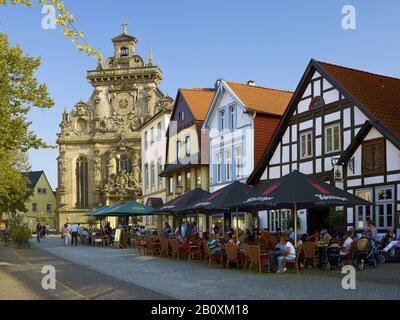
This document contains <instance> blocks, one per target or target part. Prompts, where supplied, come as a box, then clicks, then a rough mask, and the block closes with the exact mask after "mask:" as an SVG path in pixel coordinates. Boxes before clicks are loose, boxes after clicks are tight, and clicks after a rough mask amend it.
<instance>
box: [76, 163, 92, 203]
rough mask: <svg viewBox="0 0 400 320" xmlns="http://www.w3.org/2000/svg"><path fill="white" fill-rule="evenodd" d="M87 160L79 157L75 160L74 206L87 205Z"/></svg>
mask: <svg viewBox="0 0 400 320" xmlns="http://www.w3.org/2000/svg"><path fill="white" fill-rule="evenodd" d="M88 186H89V183H88V161H87V159H86V158H85V157H79V159H78V160H77V161H76V207H77V208H80V209H83V208H88V207H89V190H88Z"/></svg>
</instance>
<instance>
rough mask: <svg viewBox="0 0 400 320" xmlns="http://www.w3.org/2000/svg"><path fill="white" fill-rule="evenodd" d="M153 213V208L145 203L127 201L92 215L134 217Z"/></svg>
mask: <svg viewBox="0 0 400 320" xmlns="http://www.w3.org/2000/svg"><path fill="white" fill-rule="evenodd" d="M152 213H153V208H152V207H149V206H146V205H144V204H141V203H138V202H135V201H129V202H126V203H122V204H118V205H113V206H111V207H108V208H107V209H105V210H102V211H99V212H97V213H95V214H93V215H92V216H94V217H132V216H147V215H151V214H152Z"/></svg>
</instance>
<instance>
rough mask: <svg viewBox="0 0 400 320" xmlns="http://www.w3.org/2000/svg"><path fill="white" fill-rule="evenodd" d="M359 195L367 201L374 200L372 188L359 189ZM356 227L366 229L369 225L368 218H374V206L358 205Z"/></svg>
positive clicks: (357, 193)
mask: <svg viewBox="0 0 400 320" xmlns="http://www.w3.org/2000/svg"><path fill="white" fill-rule="evenodd" d="M356 195H357V197H360V198H361V199H364V200H366V201H369V202H372V190H371V189H368V190H357V191H356ZM356 216H357V221H356V228H357V229H365V228H366V226H367V220H368V219H370V220H373V210H372V206H356Z"/></svg>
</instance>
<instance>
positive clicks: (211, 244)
mask: <svg viewBox="0 0 400 320" xmlns="http://www.w3.org/2000/svg"><path fill="white" fill-rule="evenodd" d="M208 250H210V254H211V255H212V256H222V257H223V259H224V261H225V260H226V257H227V255H226V252H225V250H224V248H223V246H222V244H220V243H219V242H218V241H217V240H216V239H215V235H213V236H212V237H211V238H210V239H209V240H208Z"/></svg>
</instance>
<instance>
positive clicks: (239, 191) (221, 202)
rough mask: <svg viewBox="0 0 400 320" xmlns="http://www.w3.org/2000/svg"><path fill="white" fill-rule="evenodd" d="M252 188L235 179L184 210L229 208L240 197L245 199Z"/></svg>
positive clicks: (212, 210)
mask: <svg viewBox="0 0 400 320" xmlns="http://www.w3.org/2000/svg"><path fill="white" fill-rule="evenodd" d="M252 189H253V187H252V186H250V185H247V184H244V183H242V182H239V181H235V182H233V183H231V184H229V185H227V186H226V187H224V188H222V189H219V190H217V191H215V192H214V193H211V194H210V195H209V196H208V197H206V198H205V199H201V200H198V201H196V202H194V203H189V204H188V205H187V206H186V208H184V209H183V210H184V211H196V212H215V211H225V210H228V209H230V208H229V205H230V204H231V203H232V202H234V201H238V200H241V199H245V198H246V195H247V194H248V193H249V192H250V191H251V190H252ZM238 214H239V211H238V208H236V237H238Z"/></svg>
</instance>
